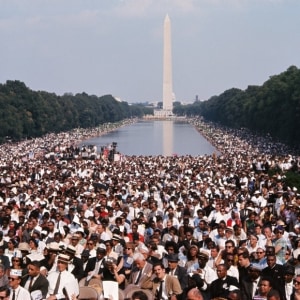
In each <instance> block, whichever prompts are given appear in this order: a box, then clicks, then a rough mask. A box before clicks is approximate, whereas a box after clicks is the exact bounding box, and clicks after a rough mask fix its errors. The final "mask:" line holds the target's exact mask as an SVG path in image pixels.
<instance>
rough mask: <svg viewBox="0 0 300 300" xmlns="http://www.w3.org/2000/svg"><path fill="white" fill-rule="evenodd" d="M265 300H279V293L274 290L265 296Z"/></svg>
mask: <svg viewBox="0 0 300 300" xmlns="http://www.w3.org/2000/svg"><path fill="white" fill-rule="evenodd" d="M267 300H281V297H280V293H279V292H278V291H277V290H275V289H272V290H270V291H269V293H268V294H267Z"/></svg>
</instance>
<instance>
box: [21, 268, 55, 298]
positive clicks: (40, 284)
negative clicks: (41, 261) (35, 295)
mask: <svg viewBox="0 0 300 300" xmlns="http://www.w3.org/2000/svg"><path fill="white" fill-rule="evenodd" d="M27 280H30V276H29V275H28V274H26V275H25V276H24V277H23V278H22V281H21V286H23V287H24V286H25V284H26V282H27ZM48 287H49V282H48V280H47V278H46V277H45V276H43V275H41V274H40V275H38V277H37V279H36V280H35V281H34V283H33V285H32V286H31V288H30V289H29V290H28V291H29V293H31V292H33V291H37V290H40V291H41V292H42V295H43V298H46V296H47V293H48Z"/></svg>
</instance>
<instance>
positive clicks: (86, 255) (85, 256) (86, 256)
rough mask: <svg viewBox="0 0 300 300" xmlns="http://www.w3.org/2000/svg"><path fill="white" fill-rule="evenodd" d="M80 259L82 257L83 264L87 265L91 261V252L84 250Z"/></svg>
mask: <svg viewBox="0 0 300 300" xmlns="http://www.w3.org/2000/svg"><path fill="white" fill-rule="evenodd" d="M80 257H81V260H82V262H83V263H86V262H87V261H88V260H89V258H90V252H89V250H88V249H84V250H83V251H82V252H81V255H80Z"/></svg>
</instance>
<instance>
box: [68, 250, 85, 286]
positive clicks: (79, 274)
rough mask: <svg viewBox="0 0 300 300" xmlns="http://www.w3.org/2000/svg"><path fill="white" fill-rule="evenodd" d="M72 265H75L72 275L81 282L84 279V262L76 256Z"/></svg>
mask: <svg viewBox="0 0 300 300" xmlns="http://www.w3.org/2000/svg"><path fill="white" fill-rule="evenodd" d="M72 264H73V265H74V269H73V270H72V271H71V273H72V274H73V275H74V276H75V278H76V279H77V280H78V281H79V280H80V279H82V278H83V277H84V272H83V261H82V260H81V259H80V258H78V257H76V256H75V257H74V258H73V260H72Z"/></svg>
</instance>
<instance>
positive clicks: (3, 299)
mask: <svg viewBox="0 0 300 300" xmlns="http://www.w3.org/2000/svg"><path fill="white" fill-rule="evenodd" d="M9 295H10V288H9V287H7V286H1V287H0V300H9Z"/></svg>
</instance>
